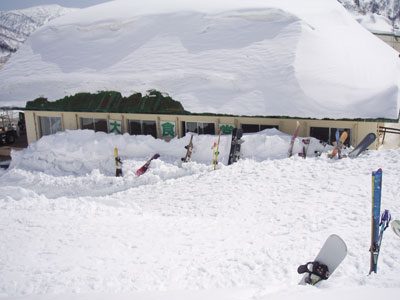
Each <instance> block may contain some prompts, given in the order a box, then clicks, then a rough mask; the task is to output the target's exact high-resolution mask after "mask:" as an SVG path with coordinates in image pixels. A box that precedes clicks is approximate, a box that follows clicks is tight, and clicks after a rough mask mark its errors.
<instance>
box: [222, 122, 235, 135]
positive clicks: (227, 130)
mask: <svg viewBox="0 0 400 300" xmlns="http://www.w3.org/2000/svg"><path fill="white" fill-rule="evenodd" d="M233 128H235V126H234V125H232V124H219V130H221V131H222V134H232V131H233Z"/></svg>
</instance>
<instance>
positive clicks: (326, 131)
mask: <svg viewBox="0 0 400 300" xmlns="http://www.w3.org/2000/svg"><path fill="white" fill-rule="evenodd" d="M336 129H337V128H329V127H311V128H310V136H312V137H314V138H317V139H319V140H321V141H324V142H326V143H328V144H331V145H332V143H333V142H336ZM343 131H347V133H348V137H347V139H346V141H345V142H344V145H346V146H349V145H350V141H351V137H350V133H351V130H350V129H349V128H339V133H340V135H341V134H342V132H343Z"/></svg>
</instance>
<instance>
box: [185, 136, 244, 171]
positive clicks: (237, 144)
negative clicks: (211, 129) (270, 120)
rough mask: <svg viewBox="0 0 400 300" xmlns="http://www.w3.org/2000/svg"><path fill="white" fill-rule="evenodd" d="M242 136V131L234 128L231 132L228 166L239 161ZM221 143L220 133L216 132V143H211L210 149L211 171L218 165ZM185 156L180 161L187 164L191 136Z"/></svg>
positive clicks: (190, 149) (189, 155)
mask: <svg viewBox="0 0 400 300" xmlns="http://www.w3.org/2000/svg"><path fill="white" fill-rule="evenodd" d="M242 136H243V130H242V129H241V128H234V129H233V131H232V139H231V147H230V151H229V158H228V165H231V164H233V163H235V162H237V161H238V160H239V159H240V148H241V144H242V143H243V140H242V139H241V138H242ZM220 141H221V131H218V141H217V142H214V143H213V146H212V147H211V149H212V154H213V156H212V165H211V169H212V170H215V169H216V167H217V165H218V158H219V146H220ZM185 149H186V155H185V157H182V158H181V160H182V161H183V162H189V161H190V158H191V155H192V153H193V135H192V136H191V137H190V141H189V144H188V145H186V146H185Z"/></svg>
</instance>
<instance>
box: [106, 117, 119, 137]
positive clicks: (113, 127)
mask: <svg viewBox="0 0 400 300" xmlns="http://www.w3.org/2000/svg"><path fill="white" fill-rule="evenodd" d="M108 125H109V128H110V133H111V132H114V133H116V134H122V127H121V121H120V120H108Z"/></svg>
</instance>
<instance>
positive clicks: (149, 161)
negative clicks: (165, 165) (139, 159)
mask: <svg viewBox="0 0 400 300" xmlns="http://www.w3.org/2000/svg"><path fill="white" fill-rule="evenodd" d="M159 157H160V154H158V153H156V154H154V155H153V156H152V157H151V158H150V159H149V160H148V161H146V163H145V164H144V165H143V166H142V167H141V168H140V169H138V170H137V171H136V175H137V176H140V175H142V174H144V173H146V171H147V169H148V168H149V166H150V163H151V161H152V160H153V159H157V158H159Z"/></svg>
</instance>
